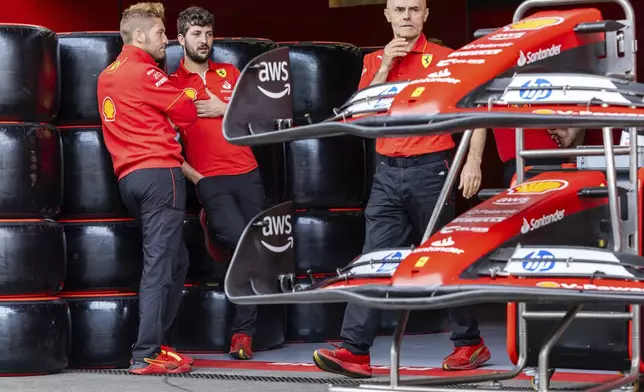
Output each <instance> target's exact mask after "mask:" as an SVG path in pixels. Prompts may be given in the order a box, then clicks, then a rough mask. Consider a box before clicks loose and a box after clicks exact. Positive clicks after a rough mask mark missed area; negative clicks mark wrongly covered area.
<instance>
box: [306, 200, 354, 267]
mask: <svg viewBox="0 0 644 392" xmlns="http://www.w3.org/2000/svg"><path fill="white" fill-rule="evenodd" d="M294 231H295V263H296V272H297V274H298V275H303V274H305V273H306V271H308V270H311V273H313V274H329V273H335V272H336V270H337V269H338V268H344V267H346V266H347V265H348V264H349V263H350V262H351V260H353V259H354V258H356V257H357V256H360V254H361V253H362V246H363V244H364V237H365V218H364V211H362V210H354V211H328V210H326V211H325V210H317V211H316V210H305V211H296V213H295V225H294Z"/></svg>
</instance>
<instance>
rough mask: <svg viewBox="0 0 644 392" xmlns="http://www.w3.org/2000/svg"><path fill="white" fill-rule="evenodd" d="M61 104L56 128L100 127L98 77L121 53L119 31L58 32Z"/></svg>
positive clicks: (121, 45) (121, 44) (121, 42)
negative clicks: (62, 126) (75, 126)
mask: <svg viewBox="0 0 644 392" xmlns="http://www.w3.org/2000/svg"><path fill="white" fill-rule="evenodd" d="M58 42H59V46H60V68H61V75H60V78H61V104H60V110H59V113H58V118H57V119H56V121H55V124H56V125H99V124H100V123H101V115H100V113H99V111H98V104H97V102H98V98H97V90H96V82H97V80H98V75H100V73H101V72H103V70H104V69H105V68H107V67H108V66H109V65H110V64H111V63H113V62H114V61H115V60H116V57H117V56H118V55H119V53H120V52H121V49H122V47H123V40H122V39H121V35H120V34H119V33H118V32H114V33H111V32H73V33H59V34H58Z"/></svg>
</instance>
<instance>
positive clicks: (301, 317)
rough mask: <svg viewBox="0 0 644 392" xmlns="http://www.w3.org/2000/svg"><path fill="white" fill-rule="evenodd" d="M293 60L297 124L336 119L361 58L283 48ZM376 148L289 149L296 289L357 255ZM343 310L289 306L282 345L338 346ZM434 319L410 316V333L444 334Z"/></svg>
mask: <svg viewBox="0 0 644 392" xmlns="http://www.w3.org/2000/svg"><path fill="white" fill-rule="evenodd" d="M279 45H280V46H288V47H289V49H290V53H291V57H290V59H291V71H292V76H291V77H292V83H293V89H292V91H293V92H292V94H293V105H294V106H293V108H294V123H295V125H302V124H306V123H308V122H309V121H312V122H313V123H317V122H320V121H322V120H324V119H326V118H328V117H331V116H332V115H333V109H334V108H337V107H340V106H341V105H342V104H343V103H344V102H345V101H346V100H347V99H348V98H349V97H350V96H351V95H352V94H353V93H354V92H355V91H356V90H357V88H358V83H359V81H360V75H361V73H362V59H363V53H362V52H361V50H360V49H358V48H357V47H355V46H353V45H351V44H346V43H329V42H324V43H322V42H283V43H279ZM372 146H373V141H371V140H365V139H363V138H358V137H354V136H339V137H333V138H325V139H312V140H300V141H294V142H288V143H286V157H287V161H286V162H287V165H286V178H287V191H288V195H289V196H290V199H291V200H293V201H294V203H295V208H296V211H297V212H296V221H295V251H296V268H297V271H296V272H297V275H298V278H299V282H300V283H303V284H307V283H310V282H311V281H314V280H317V279H321V278H325V277H328V276H334V275H336V273H335V271H336V269H337V268H342V267H345V266H346V265H347V264H348V263H349V262H350V261H351V260H352V259H353V258H355V257H356V256H358V255H359V254H360V253H361V252H362V246H363V244H364V236H365V219H364V208H365V206H366V203H367V201H368V198H369V193H370V189H371V183H372V177H373V167H374V166H373V162H374V161H373V153H372V152H371V150H370V148H371V149H372V148H373V147H372ZM345 307H346V304H295V305H289V313H288V314H289V317H288V331H287V340H288V341H289V342H321V341H328V340H338V339H340V330H341V326H342V319H343V316H344V308H345ZM437 314H439V312H416V313H412V317H410V322H409V326H408V329H407V331H408V332H410V333H419V332H425V333H431V332H436V331H438V330H440V329H441V328H442V325H443V322H442V321H443V317H442V316H441V317H437ZM396 321H397V315H396V314H395V313H393V312H385V314H384V315H383V317H382V322H381V328H380V333H381V334H391V333H393V330H394V328H395V325H396Z"/></svg>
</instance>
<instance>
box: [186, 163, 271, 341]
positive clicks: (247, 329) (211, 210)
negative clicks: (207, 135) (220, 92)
mask: <svg viewBox="0 0 644 392" xmlns="http://www.w3.org/2000/svg"><path fill="white" fill-rule="evenodd" d="M196 188H197V195H198V196H199V200H200V202H201V205H202V206H203V208H204V209H205V211H206V216H207V222H208V231H209V232H210V235H211V236H212V238H211V240H213V241H214V240H218V241H220V242H223V243H225V244H227V245H228V246H229V247H230V249H231V250H232V251H234V250H235V248H236V247H237V243H238V242H239V239H240V238H241V235H242V233H243V232H244V229H245V228H246V226H247V225H248V222H250V221H251V219H253V218H254V217H255V216H256V215H257V214H259V213H260V212H262V211H263V210H264V196H265V193H264V185H263V184H262V178H261V176H260V174H259V169H255V170H253V171H251V172H249V173H245V174H240V175H236V176H212V177H204V178H202V179H201V180H199V181H198V182H197V185H196ZM236 310H237V311H236V312H235V318H234V320H233V326H232V332H233V333H243V334H246V335H248V336H251V337H252V336H253V335H254V334H255V320H256V319H257V306H254V305H236Z"/></svg>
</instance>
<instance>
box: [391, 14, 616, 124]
mask: <svg viewBox="0 0 644 392" xmlns="http://www.w3.org/2000/svg"><path fill="white" fill-rule="evenodd" d="M601 20H602V15H601V13H600V11H599V10H597V9H593V8H588V9H576V10H570V11H543V12H538V13H535V14H534V15H532V16H530V17H529V18H528V19H524V20H523V21H521V22H517V23H513V24H510V25H508V26H506V27H504V28H501V29H500V30H498V32H497V33H493V34H491V35H488V36H485V37H482V38H480V39H477V40H475V41H473V42H471V43H470V44H468V45H466V46H465V47H463V48H461V49H459V50H457V51H456V52H454V53H452V54H451V55H450V57H451V58H450V59H448V61H450V60H455V61H454V62H452V63H450V64H449V65H447V66H441V67H438V65H439V63H440V62H436V63H434V64H433V65H432V66H430V67H429V68H428V74H431V73H432V72H437V71H441V70H444V69H448V70H449V72H450V74H451V76H450V78H451V79H453V81H458V83H449V82H445V80H444V79H445V78H440V79H443V80H442V81H441V80H439V79H432V78H428V79H424V81H423V80H420V81H414V82H412V84H410V85H409V86H407V87H405V89H403V90H402V91H401V92H400V93H399V94H398V95H397V96H396V97H395V99H394V101H393V103H392V105H391V108H390V110H389V115H393V116H399V115H400V116H408V115H411V114H416V113H432V112H435V113H446V112H458V110H457V109H458V106H457V104H458V102H459V101H460V100H461V99H462V98H463V97H464V96H466V95H467V94H469V93H470V92H471V91H472V88H473V86H480V85H481V84H483V83H485V82H487V81H489V80H492V79H494V78H496V77H498V76H499V75H501V74H503V73H504V72H506V71H507V70H509V69H512V68H514V67H516V66H517V62H519V61H520V59H521V56H522V55H525V54H526V53H530V52H537V51H539V50H542V49H548V48H551V47H552V46H553V45H561V47H560V49H559V50H560V51H561V53H563V52H565V51H569V50H573V49H575V48H578V47H580V46H583V45H587V44H590V43H595V42H603V41H604V39H605V34H604V33H593V34H577V33H576V32H575V31H574V28H575V27H576V26H577V25H578V24H580V23H583V22H597V21H601ZM531 21H532V22H531ZM499 34H516V35H520V37H518V36H517V37H518V38H520V39H516V40H495V39H494V37H497V36H498V35H499ZM503 43H512V44H513V45H512V46H508V47H497V46H490V45H499V44H503ZM470 48H471V49H470ZM467 59H484V60H485V63H484V64H467V63H456V61H458V60H467ZM419 87H424V88H425V90H424V91H427V93H421V94H419V95H418V91H419V90H417V88H419ZM414 92H416V94H414ZM467 111H468V112H471V108H470V109H467Z"/></svg>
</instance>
